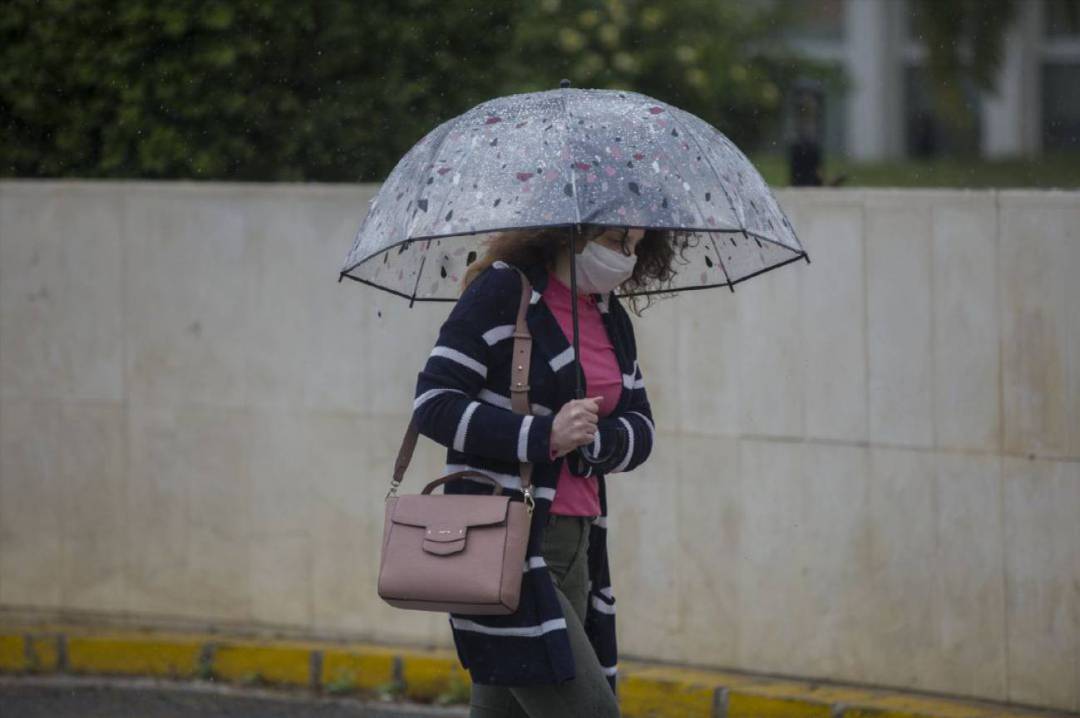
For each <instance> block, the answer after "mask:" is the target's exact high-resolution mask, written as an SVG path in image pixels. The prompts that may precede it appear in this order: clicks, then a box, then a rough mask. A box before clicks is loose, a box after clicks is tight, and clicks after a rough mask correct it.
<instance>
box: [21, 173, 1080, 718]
mask: <svg viewBox="0 0 1080 718" xmlns="http://www.w3.org/2000/svg"><path fill="white" fill-rule="evenodd" d="M374 189H375V188H374V187H373V186H352V185H337V186H334V185H316V186H312V185H229V184H191V183H143V182H28V181H8V182H0V607H2V608H3V610H4V611H5V612H8V613H14V614H19V615H22V614H33V615H50V616H55V615H63V616H67V617H72V616H80V617H86V618H88V619H89V620H102V619H108V620H115V621H124V622H127V623H136V624H140V623H141V624H167V623H177V624H179V623H188V624H192V625H206V624H211V625H229V626H240V627H248V628H262V629H265V628H273V629H283V630H285V629H287V630H291V631H297V632H303V633H308V634H319V635H346V634H347V635H350V636H359V637H368V638H372V639H377V640H384V641H401V642H408V643H418V644H422V643H431V644H440V645H449V642H450V635H449V628H448V626H447V622H446V617H445V616H444V615H442V614H424V613H415V612H407V611H399V610H396V609H391V608H389V607H386V606H384V605H382V604H381V602H380V601H379V599H378V597H377V596H376V594H375V590H374V579H375V570H376V567H377V558H378V542H377V537H378V535H379V532H380V530H381V523H382V497H383V495H384V493H385V490H386V485H387V481H388V479H389V472H390V465H391V462H392V458H393V455H394V453H395V451H396V446H397V442H398V441H399V439H400V435H401V432H402V430H403V428H404V423H405V421H406V418H407V414H408V410H409V407H410V404H411V398H412V391H413V387H414V383H415V378H416V372H417V371H418V370H419V369H420V367H421V365H422V363H423V361H424V359H425V358H426V356H427V353H428V351H429V350H430V348H431V346H432V344H433V342H434V337H435V333H436V331H437V328H438V326H439V323H440V321H441V320H442V318H444V317H445V316H446V313H447V311H448V310H449V305H446V304H417V305H415V306H414V307H413V308H412V309H409V308H408V306H407V304H408V303H407V302H405V301H403V300H400V299H398V298H396V297H392V296H390V295H389V294H385V293H382V292H378V291H377V290H374V289H371V288H369V287H363V286H361V285H358V284H356V283H354V282H350V281H348V280H346V281H345V282H342V283H340V284H339V283H337V282H336V279H337V272H338V269H339V265H340V262H341V261H342V259H343V257H344V254H345V252H346V250H347V249H348V246H349V243H350V241H351V239H352V236H353V233H354V231H355V229H356V227H357V226H358V224H359V221H360V219H361V218H362V216H363V213H364V212H365V211H366V208H367V200H368V199H369V198H370V197H371V196H372V194H373V191H374ZM778 198H779V200H780V202H781V204H782V205H783V206H784V207H785V208H786V209H787V210H788V211H789V213H790V216H791V219H792V222H793V223H794V225H795V227H796V229H797V230H798V231H799V233H800V236H801V238H802V240H803V242H804V244H805V245H806V247H807V250H808V251H809V252H810V255H811V258H812V260H813V263H812V264H809V265H807V264H805V263H796V264H792V265H789V266H787V267H783V268H781V269H779V270H776V271H775V272H772V273H769V274H766V275H764V276H761V277H758V278H755V279H753V280H750V281H749V282H746V283H744V284H740V285H738V287H737V291H736V292H735V293H734V294H732V293H730V292H728V291H727V290H726V289H717V290H710V291H705V292H690V293H686V294H683V295H681V296H680V297H678V298H675V299H668V300H664V301H663V302H661V303H659V304H656V305H654V306H653V307H652V308H650V309H649V310H647V311H646V312H645V314H644V316H643V317H642V318H640V319H638V318H636V317H635V325H636V327H637V332H638V344H639V348H640V351H641V353H642V357H641V365H642V371H643V373H644V376H645V382H646V386H647V387H648V390H649V392H650V397H651V399H652V402H653V408H654V413H655V415H656V418H657V427H658V431H659V438H658V443H657V446H656V449H655V451H654V454H653V456H652V457H651V459H650V460H649V461H648V462H647V463H646V464H645V465H644V466H642V467H641V469H639V470H638V471H636V472H634V473H632V474H629V475H625V476H616V477H612V478H611V479H610V487H611V494H612V496H611V503H612V518H611V538H612V542H613V547H612V557H613V560H614V566H613V573H614V586H615V594H616V597H617V599H618V610H619V620H620V628H619V639H620V645H621V648H622V651H623V655H624V657H627V656H631V655H636V656H647V657H652V658H657V659H663V660H670V661H679V662H691V663H698V664H707V665H710V666H718V667H728V668H741V669H747V670H755V671H767V672H771V673H777V674H787V675H798V676H808V677H821V678H833V679H839V680H848V681H858V682H865V683H874V684H885V685H891V686H900V687H910V688H917V689H926V690H933V691H943V692H947V693H953V694H960V695H975V696H983V697H988V698H995V699H1007V700H1012V701H1017V702H1023V703H1031V704H1038V705H1047V706H1054V707H1057V708H1064V709H1074V710H1076V709H1080V236H1078V233H1080V229H1078V228H1080V193H1076V192H1069V193H1064V192H1029V191H1004V192H983V191H980V192H964V191H860V190H843V191H835V190H833V191H813V190H803V191H783V192H779V193H778ZM442 451H443V450H442V448H441V447H438V446H436V445H434V444H433V443H432V442H430V441H428V440H426V439H425V440H423V443H422V446H421V449H420V451H419V452H418V456H417V460H416V461H415V463H414V467H413V470H412V471H411V472H410V477H409V481H411V482H414V483H413V487H414V489H417V488H418V487H419V485H420V482H421V480H422V479H423V478H424V477H427V476H429V475H434V474H435V473H436V472H437V471H438V470H439V468H440V467H441V458H442ZM407 485H408V484H407Z"/></svg>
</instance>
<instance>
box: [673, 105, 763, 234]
mask: <svg viewBox="0 0 1080 718" xmlns="http://www.w3.org/2000/svg"><path fill="white" fill-rule="evenodd" d="M671 109H672V110H677V109H678V108H676V107H672V108H671ZM671 119H672V121H673V122H676V123H677V124H678V125H679V127H680V128H682V131H683V134H685V135H686V136H687V137H689V138H690V139H692V140H693V141H694V144H695V145H696V146H697V148H698V152H700V153H701V156H702V157H704V158H705V163H706V164H707V165H709V169H711V170H712V172H713V176H715V177H716V178H717V179H718V180H720V179H722V178H721V177H720V173H719V172H717V171H716V167H715V166H714V165H713V163H712V160H711V159H710V158H709V153H708V152H706V151H705V149H704V148H703V147H702V146H701V143H700V142H699V141H698V138H697V135H695V134H694V133H693V132H689V131H688V130H687V129H686V125H684V124H683V123H682V120H680V119H679V118H678V117H676V116H675V113H674V112H672V113H671ZM717 184H718V185H720V191H721V192H723V193H724V197H726V198H727V201H728V205H729V206H730V207H731V214H732V215H734V219H735V221H736V222H738V224H739V229H740V230H742V232H743V233H744V234H745V233H746V227H745V225H746V222H744V221H743V218H742V215H741V213H740V212H738V211H737V210H736V209H735V202H734V201H733V200H732V199H731V195H730V194H728V191H727V187H725V186H724V183H723V182H721V181H718V182H717ZM694 201H695V202H696V201H697V199H696V198H695V200H694ZM699 209H700V206H699Z"/></svg>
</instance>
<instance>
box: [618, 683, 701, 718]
mask: <svg viewBox="0 0 1080 718" xmlns="http://www.w3.org/2000/svg"><path fill="white" fill-rule="evenodd" d="M618 689H619V706H620V708H621V709H622V713H623V714H624V715H626V716H627V717H628V718H667V717H668V716H671V717H672V718H675V716H703V717H704V716H711V715H712V705H713V695H714V693H715V689H713V688H711V687H708V686H701V685H695V684H690V683H680V682H678V681H669V680H659V679H656V678H647V677H640V676H636V675H627V676H625V677H624V678H622V679H621V680H620V681H619V685H618Z"/></svg>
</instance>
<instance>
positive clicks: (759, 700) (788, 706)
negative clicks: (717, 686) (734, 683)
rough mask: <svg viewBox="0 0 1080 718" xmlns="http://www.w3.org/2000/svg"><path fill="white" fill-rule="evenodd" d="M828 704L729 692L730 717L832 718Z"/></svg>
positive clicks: (728, 710) (728, 713) (728, 712)
mask: <svg viewBox="0 0 1080 718" xmlns="http://www.w3.org/2000/svg"><path fill="white" fill-rule="evenodd" d="M831 714H832V709H831V707H830V706H829V705H827V704H822V703H812V702H810V701H807V700H800V699H798V698H777V697H773V696H764V695H759V694H756V693H743V692H741V691H731V692H730V693H728V709H727V716H728V718H774V717H775V718H830V716H831Z"/></svg>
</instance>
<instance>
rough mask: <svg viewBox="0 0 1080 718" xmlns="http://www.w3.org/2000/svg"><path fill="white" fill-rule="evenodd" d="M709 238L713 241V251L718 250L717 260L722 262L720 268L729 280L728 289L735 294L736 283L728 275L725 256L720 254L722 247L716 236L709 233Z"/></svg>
mask: <svg viewBox="0 0 1080 718" xmlns="http://www.w3.org/2000/svg"><path fill="white" fill-rule="evenodd" d="M709 240H710V241H711V242H712V248H713V251H714V252H716V260H717V261H718V262H720V269H721V270H722V271H723V272H724V279H726V280H727V285H728V289H730V290H731V293H732V294H734V293H735V285H734V284H732V283H731V277H729V276H728V273H727V267H725V266H724V258H723V257H721V256H720V248H719V247H717V246H716V237H713V236H712V235H709Z"/></svg>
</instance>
